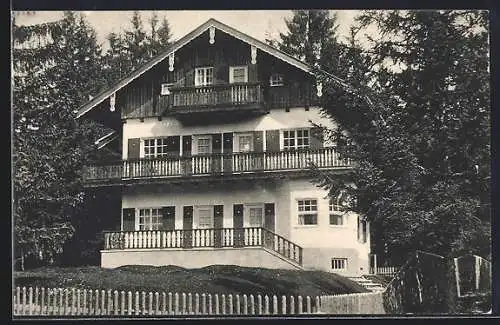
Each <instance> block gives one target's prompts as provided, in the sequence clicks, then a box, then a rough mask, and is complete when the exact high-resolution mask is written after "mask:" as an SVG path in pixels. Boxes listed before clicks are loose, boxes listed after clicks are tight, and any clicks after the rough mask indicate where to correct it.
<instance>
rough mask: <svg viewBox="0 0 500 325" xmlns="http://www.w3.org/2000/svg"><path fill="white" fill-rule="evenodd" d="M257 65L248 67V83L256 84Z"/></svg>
mask: <svg viewBox="0 0 500 325" xmlns="http://www.w3.org/2000/svg"><path fill="white" fill-rule="evenodd" d="M258 78H259V76H258V72H257V64H250V65H248V82H258V81H259V80H258Z"/></svg>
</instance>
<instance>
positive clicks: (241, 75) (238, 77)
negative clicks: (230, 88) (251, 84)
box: [229, 66, 248, 83]
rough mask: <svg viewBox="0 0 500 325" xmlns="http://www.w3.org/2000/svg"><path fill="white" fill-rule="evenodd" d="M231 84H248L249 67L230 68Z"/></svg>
mask: <svg viewBox="0 0 500 325" xmlns="http://www.w3.org/2000/svg"><path fill="white" fill-rule="evenodd" d="M229 82H230V83H242V82H248V67H247V66H241V67H229Z"/></svg>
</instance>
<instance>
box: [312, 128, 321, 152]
mask: <svg viewBox="0 0 500 325" xmlns="http://www.w3.org/2000/svg"><path fill="white" fill-rule="evenodd" d="M309 132H310V137H309V138H310V141H311V142H310V144H309V147H310V148H311V149H319V148H323V138H324V137H323V129H322V128H320V127H313V128H311V129H310V131H309Z"/></svg>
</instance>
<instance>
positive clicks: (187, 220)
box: [182, 206, 193, 248]
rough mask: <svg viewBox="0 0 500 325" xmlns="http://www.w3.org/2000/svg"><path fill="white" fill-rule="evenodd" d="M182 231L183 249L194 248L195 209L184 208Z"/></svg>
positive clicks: (190, 207)
mask: <svg viewBox="0 0 500 325" xmlns="http://www.w3.org/2000/svg"><path fill="white" fill-rule="evenodd" d="M182 229H183V231H184V232H183V235H184V236H183V247H184V248H190V247H193V231H192V229H193V207H192V206H185V207H184V208H183V216H182Z"/></svg>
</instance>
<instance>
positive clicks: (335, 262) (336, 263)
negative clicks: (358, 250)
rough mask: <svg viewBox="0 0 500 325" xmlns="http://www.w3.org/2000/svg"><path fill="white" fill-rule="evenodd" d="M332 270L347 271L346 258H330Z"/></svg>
mask: <svg viewBox="0 0 500 325" xmlns="http://www.w3.org/2000/svg"><path fill="white" fill-rule="evenodd" d="M332 270H334V271H345V270H347V258H338V257H334V258H332Z"/></svg>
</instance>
